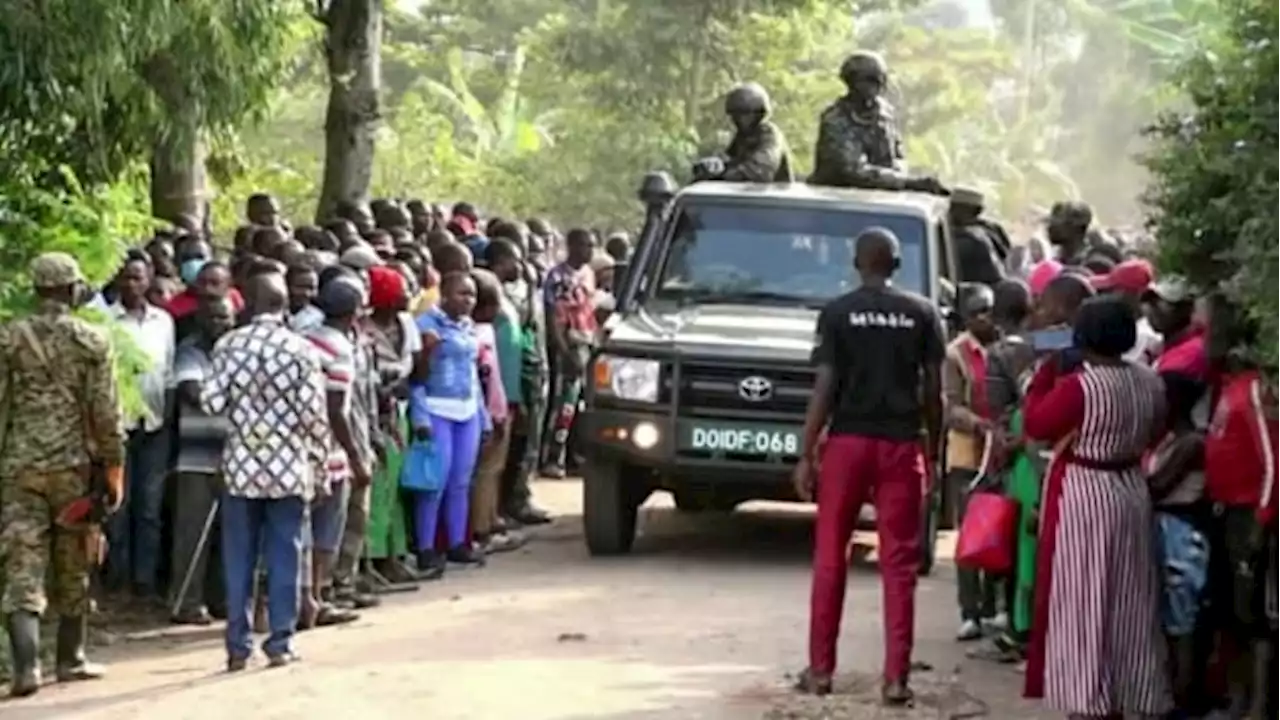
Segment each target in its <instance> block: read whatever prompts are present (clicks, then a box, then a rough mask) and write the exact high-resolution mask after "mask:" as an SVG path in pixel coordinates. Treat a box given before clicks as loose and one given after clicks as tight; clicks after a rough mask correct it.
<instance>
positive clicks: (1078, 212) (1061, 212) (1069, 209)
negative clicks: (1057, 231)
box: [1049, 200, 1093, 228]
mask: <svg viewBox="0 0 1280 720" xmlns="http://www.w3.org/2000/svg"><path fill="white" fill-rule="evenodd" d="M1092 223H1093V210H1092V209H1091V208H1090V207H1089V206H1088V205H1086V204H1085V203H1082V202H1080V201H1078V200H1062V201H1060V202H1056V203H1054V204H1053V208H1052V209H1050V210H1049V224H1050V225H1069V226H1071V227H1081V228H1087V227H1089V225H1091V224H1092Z"/></svg>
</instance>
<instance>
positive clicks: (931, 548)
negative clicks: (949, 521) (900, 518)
mask: <svg viewBox="0 0 1280 720" xmlns="http://www.w3.org/2000/svg"><path fill="white" fill-rule="evenodd" d="M921 506H922V508H921V512H922V514H923V517H921V518H920V567H919V568H917V573H918V574H919V575H920V576H922V577H923V576H926V575H930V574H932V573H933V565H934V561H935V560H937V552H938V524H939V523H938V521H939V519H940V517H939V516H940V515H941V513H940V512H939V507H938V501H937V495H936V494H932V493H931V494H930V495H928V496H926V497H925V501H924V502H923V503H921Z"/></svg>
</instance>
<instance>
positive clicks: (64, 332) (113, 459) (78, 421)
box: [0, 300, 124, 478]
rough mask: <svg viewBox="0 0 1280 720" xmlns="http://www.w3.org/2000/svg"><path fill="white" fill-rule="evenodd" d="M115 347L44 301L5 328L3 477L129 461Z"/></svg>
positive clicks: (1, 331)
mask: <svg viewBox="0 0 1280 720" xmlns="http://www.w3.org/2000/svg"><path fill="white" fill-rule="evenodd" d="M120 419H121V408H120V402H119V398H118V396H117V394H116V383H115V376H114V373H113V363H112V359H111V346H110V341H109V339H108V338H107V336H106V334H105V333H104V332H103V331H102V330H100V329H98V328H96V327H94V326H93V325H90V324H89V323H87V322H85V321H84V320H81V319H80V318H77V317H74V316H73V315H71V313H70V311H69V309H68V308H67V306H66V305H64V304H61V303H56V302H51V301H47V300H46V301H43V302H42V303H41V304H40V307H39V309H38V310H37V311H36V313H35V314H34V315H32V316H31V317H28V318H23V319H21V320H15V321H13V322H9V323H6V324H5V325H3V326H0V478H5V477H11V476H13V475H15V474H17V473H21V472H50V471H56V470H67V469H70V468H76V467H81V466H87V465H88V464H89V463H90V461H91V460H96V461H98V462H101V463H104V464H106V465H119V464H122V463H123V462H124V431H123V429H122V426H121V421H120Z"/></svg>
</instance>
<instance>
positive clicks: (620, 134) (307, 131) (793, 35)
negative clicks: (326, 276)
mask: <svg viewBox="0 0 1280 720" xmlns="http://www.w3.org/2000/svg"><path fill="white" fill-rule="evenodd" d="M1207 3H1210V0H1139V1H1138V2H1133V1H1132V0H1094V1H1093V2H1090V3H1086V2H1084V0H1074V1H1073V2H1071V3H1066V4H1059V3H1048V2H1043V0H1041V1H1039V2H1034V1H1033V2H1007V3H1001V2H997V3H995V6H996V8H995V9H996V14H997V15H998V20H999V22H997V24H996V25H995V26H992V27H976V26H965V25H963V24H957V23H955V22H940V21H938V20H937V17H938V16H939V7H940V6H941V5H942V3H924V4H922V3H919V2H903V3H897V2H847V1H845V0H692V1H690V0H607V1H605V2H601V1H599V0H591V1H587V0H574V1H571V2H566V1H564V0H518V1H515V2H512V1H510V0H431V1H430V2H424V3H415V5H414V8H415V10H413V11H409V10H407V9H403V8H400V9H397V8H396V7H395V6H394V5H393V6H391V7H389V8H388V10H387V15H386V25H385V38H384V43H383V80H384V103H383V109H384V113H383V126H382V128H381V130H380V134H379V137H378V148H377V155H376V161H375V166H374V180H373V192H374V194H381V195H398V196H417V197H423V198H425V199H428V200H441V201H445V202H449V201H452V200H457V199H468V200H472V201H476V202H480V203H482V204H483V205H484V206H485V207H486V208H487V209H488V210H489V211H490V212H494V213H498V214H502V215H514V216H518V217H526V216H528V215H532V214H545V215H549V216H551V217H552V218H554V219H556V220H557V221H559V222H561V223H572V224H587V225H593V226H599V227H615V226H622V227H626V226H630V225H632V224H634V223H635V222H636V220H637V218H638V216H639V212H638V207H637V203H636V201H635V185H636V182H637V180H638V179H639V177H640V176H641V175H642V174H643V173H644V172H647V171H650V170H667V171H669V172H672V173H673V174H674V175H675V176H676V177H677V179H681V178H684V179H687V172H688V168H689V165H690V161H691V160H692V159H693V158H694V157H696V156H698V155H700V154H702V153H707V152H711V151H715V150H719V149H721V148H722V147H723V146H724V144H725V143H726V142H727V141H728V138H729V136H730V126H729V123H728V122H727V120H726V119H725V117H724V116H723V114H722V112H721V102H722V100H723V97H724V93H725V92H726V91H728V90H729V89H730V88H731V87H732V85H733V84H734V83H737V82H742V81H755V82H759V83H761V84H763V85H764V86H765V87H766V88H767V89H768V90H769V92H770V94H771V96H772V98H773V101H774V118H773V119H774V120H775V121H776V122H777V123H778V124H779V125H780V126H781V127H782V129H783V131H784V133H785V135H786V137H787V139H788V142H789V144H790V146H791V150H792V153H793V155H794V158H795V166H796V167H797V169H798V170H800V171H801V172H805V171H807V170H808V168H809V166H810V164H811V153H812V148H813V143H814V140H815V135H816V132H817V117H818V115H819V113H820V112H821V110H822V108H823V107H825V106H826V105H827V104H828V103H830V102H832V101H833V100H834V99H835V98H837V97H839V95H840V94H841V93H842V92H843V86H842V85H841V84H840V81H839V79H838V78H837V68H838V66H839V63H840V61H841V60H842V59H843V57H844V56H845V55H846V54H847V53H848V52H850V51H852V50H854V49H855V48H859V47H864V48H871V49H878V50H880V51H881V52H883V53H884V54H885V55H886V57H887V58H888V60H889V62H890V69H891V75H892V84H893V86H892V88H891V96H892V97H891V99H892V101H893V103H894V105H895V106H896V109H897V114H898V117H899V119H900V121H901V122H902V124H903V129H904V132H905V135H906V140H907V154H908V160H909V161H910V164H911V165H912V166H913V167H916V168H918V169H920V170H925V171H931V172H934V173H937V174H938V175H939V176H940V177H942V178H943V179H944V180H946V181H947V182H950V183H954V184H963V185H969V186H973V187H976V188H978V189H980V190H982V191H983V192H985V193H986V194H987V195H988V197H989V198H991V200H990V204H991V205H992V207H994V208H995V209H996V210H997V212H998V213H1000V214H1003V215H1005V216H1006V217H1012V216H1021V215H1023V214H1026V213H1027V211H1028V210H1029V209H1031V208H1045V207H1047V206H1048V205H1050V204H1051V203H1052V202H1054V201H1056V200H1059V199H1062V198H1063V197H1079V198H1083V199H1085V200H1088V201H1090V202H1092V203H1093V204H1095V206H1096V207H1097V208H1098V211H1099V215H1100V217H1101V218H1102V219H1103V221H1104V222H1107V221H1116V220H1121V221H1127V220H1131V219H1132V218H1133V217H1134V216H1135V213H1134V211H1133V208H1134V206H1135V203H1134V198H1135V197H1136V196H1137V195H1138V193H1139V191H1140V189H1141V187H1142V185H1143V183H1144V181H1145V177H1144V173H1143V171H1142V170H1141V168H1139V167H1138V165H1137V163H1136V162H1133V161H1131V160H1130V157H1131V156H1132V155H1133V154H1134V153H1135V152H1136V151H1137V150H1138V149H1140V145H1139V144H1137V143H1136V142H1135V141H1134V139H1135V138H1136V137H1138V135H1139V130H1140V128H1141V126H1142V125H1143V124H1145V123H1147V122H1149V121H1150V118H1151V117H1153V116H1154V114H1155V112H1156V109H1157V108H1158V107H1160V106H1161V104H1162V103H1164V102H1165V101H1166V99H1167V93H1165V92H1163V91H1162V89H1161V88H1162V86H1161V85H1160V83H1159V82H1158V79H1159V77H1160V76H1161V73H1163V72H1164V68H1166V67H1167V65H1168V58H1169V57H1171V56H1172V55H1174V54H1176V53H1179V52H1182V51H1183V50H1185V46H1186V44H1187V43H1186V42H1185V41H1184V42H1182V43H1180V44H1176V43H1173V42H1172V39H1174V38H1181V39H1184V40H1185V38H1184V37H1183V36H1186V35H1188V34H1187V33H1185V32H1183V31H1184V30H1185V28H1186V27H1188V26H1189V25H1190V24H1194V23H1196V22H1200V21H1202V20H1203V15H1202V14H1200V13H1201V11H1202V10H1203V8H1204V7H1205V6H1206V4H1207ZM1193 10H1194V11H1195V12H1192V11H1193ZM945 14H946V13H942V15H945ZM1028 20H1029V21H1031V22H1029V23H1028V22H1027V21H1028ZM1082 43H1083V46H1084V47H1085V48H1086V49H1087V51H1082V49H1081V48H1082ZM317 58H318V53H317V52H316V48H315V47H314V46H310V47H306V48H305V49H304V52H303V54H302V55H300V56H299V57H298V58H297V60H296V62H295V64H296V65H297V66H298V67H301V68H303V69H304V71H303V72H301V73H298V74H296V75H295V76H294V77H293V78H292V80H291V81H290V82H289V83H287V84H286V86H285V87H284V88H282V89H281V90H280V91H279V92H278V94H277V96H276V99H275V102H274V103H273V106H272V114H271V118H270V120H268V121H267V122H265V123H263V124H261V125H260V126H258V127H255V128H251V129H247V130H246V131H245V132H244V133H243V148H244V152H243V158H244V160H245V166H244V172H243V173H242V174H240V175H237V176H235V177H234V179H232V178H224V179H223V182H222V183H221V189H222V196H223V198H224V199H221V200H219V201H218V203H219V204H218V205H217V206H216V207H215V209H216V210H217V211H218V214H217V216H216V219H217V221H218V223H219V227H220V229H223V230H229V229H230V226H231V225H233V224H234V223H235V222H236V220H235V219H234V218H236V217H238V216H239V215H240V212H241V208H240V207H238V205H236V204H235V203H238V202H240V199H241V198H243V197H244V195H245V194H247V192H249V191H251V190H256V189H260V188H262V187H270V188H272V189H274V190H276V191H277V192H278V193H279V194H280V195H281V200H282V203H283V204H284V206H285V208H286V210H287V211H288V213H289V215H290V216H292V217H293V218H294V219H295V220H297V219H301V218H306V217H310V212H309V211H310V209H311V208H312V207H314V206H313V204H312V203H313V202H314V195H315V184H316V178H318V177H319V173H318V170H317V169H316V168H318V167H319V164H320V158H321V157H322V153H323V117H324V109H323V108H324V99H325V97H326V95H325V92H326V86H325V79H324V78H323V77H320V76H319V75H318V74H317V73H316V72H315V69H316V68H318V67H322V63H318V62H317ZM1082 108H1088V110H1087V111H1084V110H1082Z"/></svg>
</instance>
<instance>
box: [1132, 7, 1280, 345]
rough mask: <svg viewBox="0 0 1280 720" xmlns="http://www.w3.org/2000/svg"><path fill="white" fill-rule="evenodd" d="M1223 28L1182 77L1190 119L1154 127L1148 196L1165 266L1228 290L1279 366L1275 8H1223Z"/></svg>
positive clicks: (1279, 26)
mask: <svg viewBox="0 0 1280 720" xmlns="http://www.w3.org/2000/svg"><path fill="white" fill-rule="evenodd" d="M1221 7H1222V10H1223V13H1224V16H1223V22H1222V23H1221V25H1220V26H1219V27H1217V28H1214V29H1213V30H1212V31H1210V32H1209V33H1207V34H1206V37H1205V39H1204V42H1203V46H1202V47H1201V48H1200V51H1199V52H1198V53H1197V54H1196V55H1195V56H1194V57H1192V58H1191V59H1189V60H1188V61H1187V62H1186V63H1185V64H1184V65H1183V67H1182V68H1181V69H1180V71H1179V73H1178V75H1177V76H1176V82H1177V84H1178V86H1179V89H1180V90H1181V91H1182V93H1183V94H1184V95H1185V96H1186V97H1187V98H1189V99H1190V102H1191V110H1190V111H1189V112H1186V113H1182V114H1173V113H1171V114H1169V115H1167V116H1165V117H1164V118H1162V119H1161V121H1160V122H1159V123H1158V124H1157V125H1156V127H1155V128H1153V134H1154V136H1155V139H1156V141H1157V142H1156V148H1155V150H1154V151H1153V153H1152V154H1151V155H1150V156H1149V158H1148V160H1147V164H1148V167H1149V168H1150V170H1151V172H1152V176H1153V182H1152V185H1151V187H1150V189H1149V192H1148V195H1147V202H1148V204H1149V206H1150V208H1151V209H1152V211H1153V213H1152V219H1151V224H1152V226H1153V229H1154V230H1155V232H1156V236H1157V238H1158V240H1159V247H1160V262H1161V265H1162V267H1164V268H1165V269H1166V270H1168V271H1170V272H1178V273H1181V274H1183V275H1185V276H1187V278H1188V279H1189V280H1190V281H1191V282H1193V283H1194V284H1195V285H1197V286H1198V287H1200V288H1201V289H1202V290H1206V291H1212V290H1221V291H1222V292H1224V294H1225V295H1226V296H1227V297H1228V298H1229V299H1231V300H1233V301H1234V302H1236V303H1238V304H1240V305H1241V306H1242V307H1243V308H1244V309H1245V311H1246V312H1247V313H1248V314H1249V315H1250V316H1251V317H1252V318H1253V319H1254V320H1256V321H1257V322H1258V323H1259V325H1260V327H1261V333H1260V336H1259V338H1260V346H1259V347H1258V348H1256V350H1258V351H1259V354H1260V355H1261V357H1262V358H1263V360H1264V362H1265V363H1266V364H1267V366H1268V367H1271V368H1274V367H1275V366H1276V341H1277V334H1278V333H1280V328H1278V327H1277V319H1278V316H1280V309H1278V308H1277V285H1276V277H1277V262H1278V260H1277V243H1278V242H1280V228H1278V227H1277V215H1276V198H1277V191H1278V189H1280V188H1278V187H1277V177H1278V176H1280V169H1278V168H1277V165H1278V159H1277V154H1276V148H1277V143H1278V142H1280V132H1278V131H1277V104H1278V101H1277V96H1278V94H1280V85H1278V83H1277V75H1276V66H1277V64H1278V63H1280V51H1278V48H1277V33H1280V22H1278V18H1280V10H1278V9H1277V4H1276V2H1275V0H1224V2H1222V4H1221Z"/></svg>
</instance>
